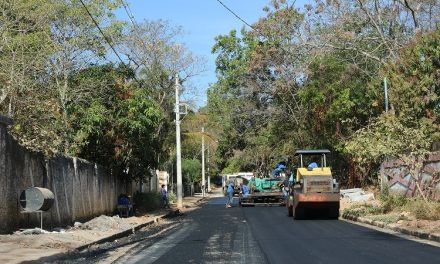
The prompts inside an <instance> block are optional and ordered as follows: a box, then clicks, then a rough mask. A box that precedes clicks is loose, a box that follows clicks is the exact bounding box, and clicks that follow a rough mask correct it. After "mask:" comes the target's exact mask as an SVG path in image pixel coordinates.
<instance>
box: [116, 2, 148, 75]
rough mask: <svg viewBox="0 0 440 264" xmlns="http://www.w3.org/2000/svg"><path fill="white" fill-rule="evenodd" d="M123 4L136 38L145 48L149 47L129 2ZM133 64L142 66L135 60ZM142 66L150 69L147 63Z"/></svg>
mask: <svg viewBox="0 0 440 264" xmlns="http://www.w3.org/2000/svg"><path fill="white" fill-rule="evenodd" d="M121 2H122V5H123V6H124V10H125V13H126V14H127V16H128V18H129V19H130V21H131V23H132V24H133V28H134V30H135V31H136V37H137V38H138V39H139V40H140V41H141V42H142V44H143V45H144V47H147V43H146V42H145V41H144V40H143V39H142V37H141V31H140V27H139V24H138V23H137V22H136V19H135V18H134V15H133V13H132V12H131V9H130V6H129V5H128V4H127V2H126V1H125V0H122V1H121ZM133 62H134V63H135V64H136V66H137V67H139V66H140V65H139V64H138V63H137V62H136V61H135V60H133ZM141 63H142V62H141ZM142 64H143V65H144V66H145V67H146V68H148V67H147V65H145V63H142Z"/></svg>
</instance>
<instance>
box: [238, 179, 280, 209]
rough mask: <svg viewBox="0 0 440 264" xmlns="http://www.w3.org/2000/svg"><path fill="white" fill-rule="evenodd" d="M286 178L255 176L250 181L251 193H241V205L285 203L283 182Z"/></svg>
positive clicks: (278, 204)
mask: <svg viewBox="0 0 440 264" xmlns="http://www.w3.org/2000/svg"><path fill="white" fill-rule="evenodd" d="M283 180H284V178H282V177H272V178H253V179H252V180H250V181H249V183H248V188H249V192H250V193H249V194H248V195H243V194H240V205H241V206H255V205H265V206H273V205H277V206H280V205H284V204H285V198H284V195H283V192H282V183H283Z"/></svg>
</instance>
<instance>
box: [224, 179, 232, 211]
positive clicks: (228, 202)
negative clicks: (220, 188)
mask: <svg viewBox="0 0 440 264" xmlns="http://www.w3.org/2000/svg"><path fill="white" fill-rule="evenodd" d="M226 192H227V193H228V201H227V202H226V208H231V207H232V201H233V199H234V184H233V183H232V182H229V184H228V188H227V189H226Z"/></svg>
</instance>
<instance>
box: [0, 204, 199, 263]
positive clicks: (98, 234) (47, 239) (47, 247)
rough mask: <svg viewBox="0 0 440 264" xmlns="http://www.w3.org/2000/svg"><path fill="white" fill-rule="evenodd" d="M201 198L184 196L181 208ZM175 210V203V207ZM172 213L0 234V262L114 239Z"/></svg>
mask: <svg viewBox="0 0 440 264" xmlns="http://www.w3.org/2000/svg"><path fill="white" fill-rule="evenodd" d="M201 200H203V198H202V197H201V196H195V197H185V198H183V208H182V209H180V211H181V212H182V213H187V212H190V211H192V210H194V209H196V208H198V207H199V205H200V201H201ZM175 210H176V206H175V205H172V211H175ZM172 211H171V212H172ZM169 213H170V210H164V209H161V210H157V211H153V212H150V213H148V215H144V216H138V217H129V218H119V217H118V216H113V217H111V216H104V215H101V216H99V217H96V218H94V219H92V220H90V221H88V222H86V223H83V224H82V226H81V227H72V228H69V229H66V230H65V231H64V232H63V231H61V232H53V233H43V234H36V235H24V234H20V235H18V234H13V235H0V263H20V262H23V261H32V260H36V259H39V258H41V257H47V256H52V255H55V254H59V253H64V252H68V251H71V250H75V249H77V250H81V249H84V248H87V247H89V246H91V245H93V244H100V243H104V242H108V241H113V240H115V239H118V238H120V237H123V236H128V235H130V234H132V233H133V232H136V231H137V230H139V229H141V228H142V227H145V226H149V225H152V224H154V223H156V222H158V220H159V219H160V218H163V217H165V216H166V215H167V214H169Z"/></svg>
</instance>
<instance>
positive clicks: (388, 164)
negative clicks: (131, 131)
mask: <svg viewBox="0 0 440 264" xmlns="http://www.w3.org/2000/svg"><path fill="white" fill-rule="evenodd" d="M420 177H421V183H422V186H421V187H422V189H423V190H424V191H425V190H426V191H428V196H429V197H430V198H433V199H435V200H440V151H436V152H432V153H431V154H430V155H429V157H428V158H427V161H426V162H425V163H424V166H423V169H422V173H421V175H420ZM380 179H381V187H382V188H384V187H385V186H388V187H389V188H390V190H391V191H393V192H397V193H401V194H404V195H407V196H413V195H414V194H415V193H416V192H417V190H416V184H415V182H414V180H413V179H412V176H411V174H410V172H409V170H408V169H407V167H406V166H405V165H404V164H403V162H402V161H400V160H397V159H391V160H388V161H385V162H383V163H382V165H381V168H380Z"/></svg>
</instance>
